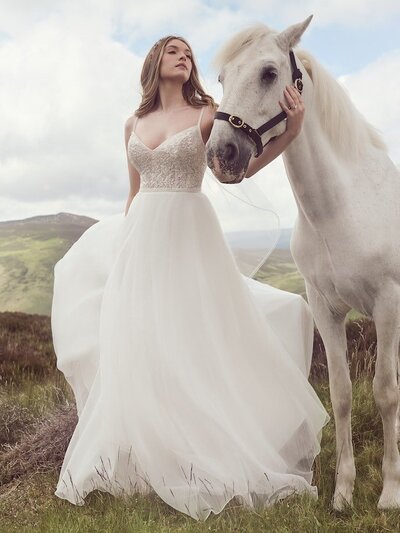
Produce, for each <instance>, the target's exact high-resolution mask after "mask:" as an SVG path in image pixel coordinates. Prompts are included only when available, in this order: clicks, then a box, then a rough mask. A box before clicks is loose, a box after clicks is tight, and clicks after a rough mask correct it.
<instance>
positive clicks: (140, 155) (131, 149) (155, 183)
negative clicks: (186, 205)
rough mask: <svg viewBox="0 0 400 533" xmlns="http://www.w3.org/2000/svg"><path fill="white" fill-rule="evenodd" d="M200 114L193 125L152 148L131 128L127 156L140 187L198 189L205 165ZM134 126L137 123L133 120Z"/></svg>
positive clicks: (149, 188) (141, 188) (144, 188)
mask: <svg viewBox="0 0 400 533" xmlns="http://www.w3.org/2000/svg"><path fill="white" fill-rule="evenodd" d="M203 111H204V107H203V108H202V110H201V112H200V117H199V120H198V122H197V124H195V125H194V126H190V127H189V128H186V129H184V130H182V131H179V132H177V133H175V134H174V135H172V136H170V137H168V138H167V139H166V140H165V141H163V142H162V143H161V144H159V145H158V146H157V147H156V148H154V149H151V148H149V147H148V146H146V145H145V144H143V142H142V141H141V140H140V139H139V137H138V136H137V135H136V133H135V126H134V127H133V130H132V133H131V136H130V138H129V141H128V148H127V151H128V157H129V160H130V162H131V163H132V165H133V166H134V167H135V168H136V169H137V171H138V172H139V174H140V190H143V191H145V190H163V189H164V190H165V189H167V190H200V189H201V183H202V180H203V176H204V172H205V170H206V167H207V162H206V155H205V154H206V150H205V144H204V142H203V138H202V135H201V129H200V121H201V117H202V114H203ZM135 125H136V122H135Z"/></svg>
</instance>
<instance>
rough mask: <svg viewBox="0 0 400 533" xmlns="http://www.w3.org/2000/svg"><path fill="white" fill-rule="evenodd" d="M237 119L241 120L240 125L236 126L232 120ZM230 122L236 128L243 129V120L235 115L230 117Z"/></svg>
mask: <svg viewBox="0 0 400 533" xmlns="http://www.w3.org/2000/svg"><path fill="white" fill-rule="evenodd" d="M235 118H236V119H237V120H240V124H235V123H234V122H232V120H233V119H235ZM228 121H229V122H230V123H231V124H232V126H233V127H234V128H241V127H242V126H243V120H242V119H241V118H239V117H236V116H235V115H229V118H228Z"/></svg>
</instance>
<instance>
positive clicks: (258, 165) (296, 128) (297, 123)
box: [245, 86, 304, 178]
mask: <svg viewBox="0 0 400 533" xmlns="http://www.w3.org/2000/svg"><path fill="white" fill-rule="evenodd" d="M284 95H285V98H286V101H287V104H286V103H284V102H281V101H279V104H280V106H281V108H282V109H283V110H284V111H285V113H286V114H287V126H286V130H285V132H284V133H282V135H278V136H277V137H276V138H275V139H273V140H272V141H271V142H270V143H269V144H268V145H267V146H266V147H265V148H264V151H263V153H262V154H260V155H259V156H258V157H254V156H252V157H251V158H250V162H249V165H248V167H247V172H246V176H245V178H250V177H251V176H253V175H254V174H256V173H257V172H258V171H259V170H260V169H262V168H263V167H265V166H266V165H268V163H271V161H273V160H274V159H276V158H277V157H278V155H280V154H281V153H282V152H283V151H284V150H285V148H286V147H287V146H288V145H289V144H290V143H291V142H292V141H293V139H294V138H295V137H297V135H298V134H299V133H300V131H301V127H302V124H303V118H304V104H303V101H302V99H301V96H300V94H299V92H298V91H297V89H295V88H294V87H291V86H287V88H286V89H285V92H284Z"/></svg>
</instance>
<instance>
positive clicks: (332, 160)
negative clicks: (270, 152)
mask: <svg viewBox="0 0 400 533" xmlns="http://www.w3.org/2000/svg"><path fill="white" fill-rule="evenodd" d="M283 160H284V163H285V167H286V172H287V175H288V178H289V181H290V184H291V187H292V190H293V194H294V196H295V199H296V203H297V206H298V209H299V213H300V215H303V216H304V217H305V218H306V219H307V220H308V222H310V223H311V224H312V225H313V226H317V225H318V226H319V227H321V225H322V224H329V223H330V222H331V221H332V217H335V216H337V213H338V207H340V206H343V203H344V200H345V195H346V191H345V190H344V187H343V183H342V182H343V175H342V173H341V167H340V162H338V157H337V155H336V154H335V152H334V150H333V149H332V148H331V146H330V145H329V142H328V140H327V138H326V135H325V133H324V132H323V131H322V128H321V126H320V124H319V121H318V119H317V117H316V116H315V115H314V114H313V112H312V110H311V109H308V110H307V113H306V117H305V120H304V123H303V128H302V131H301V133H300V134H299V135H298V136H297V137H296V139H295V140H294V141H292V143H291V144H290V145H289V146H288V147H287V148H286V150H285V152H284V154H283Z"/></svg>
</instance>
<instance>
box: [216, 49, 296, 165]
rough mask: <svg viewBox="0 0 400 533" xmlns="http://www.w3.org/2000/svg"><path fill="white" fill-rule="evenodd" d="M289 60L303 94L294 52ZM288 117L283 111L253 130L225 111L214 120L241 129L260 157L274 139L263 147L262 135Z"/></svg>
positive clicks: (217, 114) (294, 82)
mask: <svg viewBox="0 0 400 533" xmlns="http://www.w3.org/2000/svg"><path fill="white" fill-rule="evenodd" d="M289 58H290V66H291V69H292V81H293V85H294V86H295V87H296V89H297V90H298V91H299V93H300V94H301V93H302V91H303V87H304V86H303V81H302V78H303V73H302V72H301V70H300V69H299V68H298V67H297V64H296V58H295V55H294V53H293V50H290V51H289ZM286 117H287V114H286V113H285V111H282V112H281V113H279V114H278V115H276V116H275V117H273V118H271V119H270V120H268V122H265V123H264V124H262V125H261V126H260V127H259V128H257V129H255V128H252V127H251V126H250V125H249V124H247V122H244V120H242V119H241V118H239V117H238V116H236V115H230V114H229V113H224V112H223V111H217V112H216V113H215V115H214V120H215V119H220V120H227V121H228V122H229V123H230V124H231V126H233V127H234V128H239V129H241V130H242V131H243V132H244V133H245V134H246V135H247V136H248V137H250V139H251V140H252V141H253V142H254V143H255V145H256V148H257V155H256V156H255V157H258V156H259V155H260V154H262V152H263V150H264V147H265V146H267V144H268V143H269V142H270V141H272V139H270V140H269V141H268V142H267V143H266V144H264V145H263V144H262V140H261V135H263V133H265V132H266V131H268V130H270V129H272V128H273V127H274V126H276V125H277V124H279V122H282V120H285V119H286Z"/></svg>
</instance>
